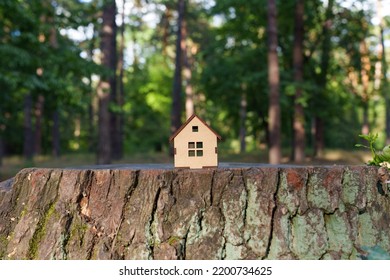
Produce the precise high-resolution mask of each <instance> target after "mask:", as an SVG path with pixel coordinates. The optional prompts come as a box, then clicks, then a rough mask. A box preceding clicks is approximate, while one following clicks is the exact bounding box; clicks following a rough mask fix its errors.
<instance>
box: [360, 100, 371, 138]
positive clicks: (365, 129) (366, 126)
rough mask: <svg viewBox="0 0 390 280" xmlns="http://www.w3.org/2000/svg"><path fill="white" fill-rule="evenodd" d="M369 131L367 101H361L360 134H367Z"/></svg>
mask: <svg viewBox="0 0 390 280" xmlns="http://www.w3.org/2000/svg"><path fill="white" fill-rule="evenodd" d="M369 132H370V122H369V118H368V101H363V124H362V134H365V135H367V134H368V133H369Z"/></svg>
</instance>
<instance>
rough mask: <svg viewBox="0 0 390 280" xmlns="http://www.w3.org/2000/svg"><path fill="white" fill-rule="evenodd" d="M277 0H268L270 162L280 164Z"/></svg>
mask: <svg viewBox="0 0 390 280" xmlns="http://www.w3.org/2000/svg"><path fill="white" fill-rule="evenodd" d="M276 14H277V9H276V0H268V84H269V108H268V117H269V122H268V130H269V142H268V146H269V152H268V155H269V162H270V163H271V164H278V163H280V160H281V147H280V146H281V145H280V142H281V141H280V100H279V87H280V80H279V59H278V53H277V47H278V27H277V19H276Z"/></svg>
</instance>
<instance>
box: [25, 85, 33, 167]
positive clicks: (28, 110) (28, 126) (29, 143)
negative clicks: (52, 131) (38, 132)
mask: <svg viewBox="0 0 390 280" xmlns="http://www.w3.org/2000/svg"><path fill="white" fill-rule="evenodd" d="M32 106H33V100H32V95H31V93H28V94H26V96H25V97H24V110H23V111H24V121H23V122H24V141H23V155H24V158H25V159H26V160H27V161H32V159H33V155H34V136H33V128H32Z"/></svg>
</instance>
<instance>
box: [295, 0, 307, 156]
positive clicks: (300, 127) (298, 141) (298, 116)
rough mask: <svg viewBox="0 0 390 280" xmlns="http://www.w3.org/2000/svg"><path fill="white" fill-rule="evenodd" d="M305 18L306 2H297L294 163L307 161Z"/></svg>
mask: <svg viewBox="0 0 390 280" xmlns="http://www.w3.org/2000/svg"><path fill="white" fill-rule="evenodd" d="M303 16H304V0H297V2H296V8H295V26H294V54H293V55H294V57H293V59H294V61H293V65H294V83H295V86H296V91H295V97H294V124H293V126H294V127H293V130H294V162H296V163H299V162H302V161H303V160H304V159H305V112H304V108H303V105H302V102H301V99H302V94H303V92H302V82H303V34H304V29H303Z"/></svg>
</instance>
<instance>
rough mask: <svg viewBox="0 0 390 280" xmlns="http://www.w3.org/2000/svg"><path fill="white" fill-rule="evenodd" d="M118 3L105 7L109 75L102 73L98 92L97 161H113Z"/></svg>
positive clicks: (105, 56) (105, 60)
mask: <svg viewBox="0 0 390 280" xmlns="http://www.w3.org/2000/svg"><path fill="white" fill-rule="evenodd" d="M115 15H116V4H115V0H109V1H107V2H106V4H105V5H104V7H103V15H102V19H103V22H102V29H101V44H100V50H101V63H102V65H103V66H105V67H106V68H107V70H109V74H108V75H102V76H101V78H100V81H99V84H98V87H97V94H98V103H99V109H98V151H97V163H98V164H109V163H111V147H112V144H111V143H112V142H111V133H112V131H111V124H112V123H111V122H112V118H111V114H110V110H109V105H110V101H111V100H112V98H113V96H115V88H116V86H115V83H116V82H115V70H116V43H115V42H116V23H115Z"/></svg>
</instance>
